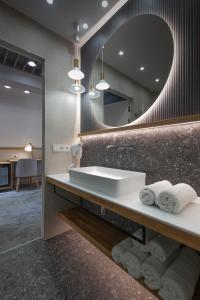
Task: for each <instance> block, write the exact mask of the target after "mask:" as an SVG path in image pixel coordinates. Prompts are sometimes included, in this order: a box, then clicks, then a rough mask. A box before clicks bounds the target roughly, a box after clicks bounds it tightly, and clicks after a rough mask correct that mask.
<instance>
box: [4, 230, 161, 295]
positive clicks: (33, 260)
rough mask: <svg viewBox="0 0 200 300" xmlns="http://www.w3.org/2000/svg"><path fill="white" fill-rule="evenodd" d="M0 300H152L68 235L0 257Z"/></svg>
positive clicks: (76, 237)
mask: <svg viewBox="0 0 200 300" xmlns="http://www.w3.org/2000/svg"><path fill="white" fill-rule="evenodd" d="M0 299H1V300H114V299H117V300H156V299H157V298H155V297H154V296H152V295H151V294H150V293H149V292H148V291H147V290H145V289H144V288H143V287H141V286H140V285H139V284H138V283H137V282H136V281H134V280H133V279H132V278H131V277H129V275H128V274H126V273H125V272H124V271H123V270H121V269H120V268H119V267H118V266H117V265H116V264H114V263H113V262H112V261H111V260H109V259H108V258H107V257H105V256H104V255H103V254H102V253H101V252H100V251H99V250H98V249H96V248H95V247H94V246H93V245H91V244H90V243H89V242H88V241H86V240H85V239H84V238H82V237H81V236H80V235H79V234H78V233H76V232H75V231H73V230H70V231H68V232H67V233H65V234H62V235H60V236H57V237H55V238H53V239H50V240H48V241H43V240H42V239H40V238H39V239H37V240H35V241H33V242H30V243H27V244H25V245H23V246H21V247H18V248H16V249H14V250H10V251H7V252H5V253H2V254H0Z"/></svg>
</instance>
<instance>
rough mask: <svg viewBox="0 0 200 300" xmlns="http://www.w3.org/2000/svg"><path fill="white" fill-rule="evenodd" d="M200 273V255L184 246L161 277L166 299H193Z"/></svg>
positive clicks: (163, 293) (162, 289) (160, 292)
mask: <svg viewBox="0 0 200 300" xmlns="http://www.w3.org/2000/svg"><path fill="white" fill-rule="evenodd" d="M199 275H200V255H199V254H198V253H197V252H195V251H194V250H193V249H190V248H187V247H185V248H183V249H182V250H181V251H180V253H179V254H178V256H177V258H176V259H175V260H174V262H173V263H172V264H171V265H170V267H169V269H168V270H167V271H166V273H165V274H164V276H163V277H162V279H161V283H162V288H161V290H160V291H159V295H160V296H161V297H162V298H163V299H164V300H191V299H192V297H193V294H194V291H195V286H196V284H197V281H198V278H199Z"/></svg>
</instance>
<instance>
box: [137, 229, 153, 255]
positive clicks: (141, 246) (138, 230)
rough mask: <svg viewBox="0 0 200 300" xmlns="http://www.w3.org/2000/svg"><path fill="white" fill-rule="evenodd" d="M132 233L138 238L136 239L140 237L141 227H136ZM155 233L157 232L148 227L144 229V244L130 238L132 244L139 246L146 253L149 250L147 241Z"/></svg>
mask: <svg viewBox="0 0 200 300" xmlns="http://www.w3.org/2000/svg"><path fill="white" fill-rule="evenodd" d="M133 235H134V236H135V237H136V238H138V239H140V240H141V239H142V228H139V229H137V230H136V231H135V232H134V233H133ZM156 235H157V233H156V232H155V231H153V230H150V229H146V234H145V236H146V243H145V245H143V244H142V243H140V242H138V241H136V240H134V239H133V240H132V242H133V246H134V247H137V248H139V249H140V250H141V251H143V252H145V253H147V252H149V242H150V241H151V240H152V239H153V238H154V237H155V236H156Z"/></svg>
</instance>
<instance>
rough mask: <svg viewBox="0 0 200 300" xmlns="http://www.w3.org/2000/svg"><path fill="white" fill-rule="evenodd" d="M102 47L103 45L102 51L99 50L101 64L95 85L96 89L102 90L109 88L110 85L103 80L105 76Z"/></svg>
mask: <svg viewBox="0 0 200 300" xmlns="http://www.w3.org/2000/svg"><path fill="white" fill-rule="evenodd" d="M103 49H104V47H103V48H102V51H101V63H102V65H101V75H100V81H99V82H98V83H97V85H96V89H97V90H99V91H104V90H107V89H109V88H110V85H109V84H108V83H107V82H106V81H105V78H104V69H103Z"/></svg>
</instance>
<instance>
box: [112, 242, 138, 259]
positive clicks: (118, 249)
mask: <svg viewBox="0 0 200 300" xmlns="http://www.w3.org/2000/svg"><path fill="white" fill-rule="evenodd" d="M131 247H133V244H132V239H131V238H127V239H125V240H123V241H121V242H120V243H119V244H117V245H115V246H114V247H113V248H112V251H111V254H112V258H113V260H114V261H115V262H116V263H118V264H119V263H121V258H122V255H123V254H124V252H126V251H127V250H129V249H130V248H131Z"/></svg>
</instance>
